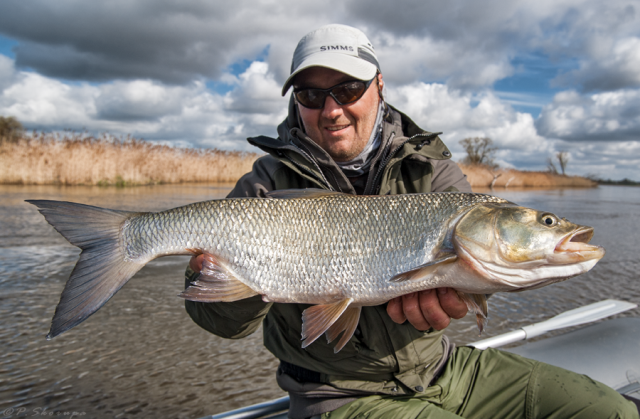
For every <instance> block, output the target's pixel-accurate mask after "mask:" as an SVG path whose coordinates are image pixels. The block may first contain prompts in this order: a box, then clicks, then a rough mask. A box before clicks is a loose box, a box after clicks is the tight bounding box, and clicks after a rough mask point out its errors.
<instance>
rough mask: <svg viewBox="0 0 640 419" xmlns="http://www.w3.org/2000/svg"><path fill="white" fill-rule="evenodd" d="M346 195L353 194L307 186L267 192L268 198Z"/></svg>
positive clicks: (309, 197)
mask: <svg viewBox="0 0 640 419" xmlns="http://www.w3.org/2000/svg"><path fill="white" fill-rule="evenodd" d="M337 195H345V196H351V195H349V194H346V193H342V192H335V191H329V190H326V189H320V188H307V189H281V190H279V191H271V192H267V193H265V196H266V197H267V198H274V199H303V198H304V199H311V198H316V199H317V198H323V197H329V196H337Z"/></svg>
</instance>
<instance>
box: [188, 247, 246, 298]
mask: <svg viewBox="0 0 640 419" xmlns="http://www.w3.org/2000/svg"><path fill="white" fill-rule="evenodd" d="M254 295H258V293H257V292H256V291H254V290H253V289H251V288H250V287H249V286H247V285H245V284H244V283H243V282H242V281H240V280H239V279H238V278H237V277H236V276H235V275H234V274H233V272H231V270H229V268H228V267H227V266H226V264H225V263H224V262H223V261H222V260H221V259H219V258H218V257H216V256H215V255H213V254H211V253H207V252H204V260H203V262H202V270H201V271H200V275H199V276H198V278H196V280H195V281H193V282H192V283H191V285H190V286H189V287H188V288H187V289H186V290H184V291H183V292H182V293H181V294H180V295H179V296H180V297H182V298H184V299H185V300H190V301H198V302H201V303H214V302H221V301H223V302H231V301H238V300H243V299H245V298H249V297H253V296H254Z"/></svg>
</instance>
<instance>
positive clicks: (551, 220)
mask: <svg viewBox="0 0 640 419" xmlns="http://www.w3.org/2000/svg"><path fill="white" fill-rule="evenodd" d="M558 222H559V221H558V218H557V217H556V216H555V215H553V214H543V215H542V224H544V225H546V226H548V227H553V226H554V225H556V224H558Z"/></svg>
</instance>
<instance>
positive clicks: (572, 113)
mask: <svg viewBox="0 0 640 419" xmlns="http://www.w3.org/2000/svg"><path fill="white" fill-rule="evenodd" d="M537 126H538V130H539V131H540V133H541V134H542V135H545V136H548V137H553V138H561V139H563V140H567V141H585V140H591V141H601V142H603V141H611V140H615V141H640V89H635V90H633V89H626V90H619V91H615V92H604V93H598V94H585V95H582V94H579V93H578V92H576V91H566V92H561V93H558V94H557V95H556V96H555V97H554V99H553V102H552V103H550V104H548V105H546V106H545V107H544V108H543V109H542V113H541V115H540V119H539V121H538V123H537Z"/></svg>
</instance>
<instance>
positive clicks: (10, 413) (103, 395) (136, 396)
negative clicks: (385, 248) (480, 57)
mask: <svg viewBox="0 0 640 419" xmlns="http://www.w3.org/2000/svg"><path fill="white" fill-rule="evenodd" d="M229 190H230V186H228V185H227V186H225V185H222V186H220V185H162V186H149V187H135V188H122V189H117V188H100V187H55V186H11V185H0V324H1V326H2V327H1V328H0V345H1V349H2V350H1V351H0V418H6V417H28V416H35V415H37V416H42V415H47V416H48V415H49V413H53V414H55V413H57V412H60V413H66V414H67V415H68V416H72V415H73V414H74V413H75V414H77V415H78V416H84V417H90V418H112V417H116V418H129V417H132V418H135V417H152V416H154V417H162V418H165V417H166V418H199V417H202V416H205V415H208V414H214V413H218V412H221V411H225V410H228V409H234V408H238V407H241V406H244V405H249V404H253V403H257V402H260V401H265V400H268V399H272V398H276V397H281V396H282V395H284V394H283V393H282V392H281V391H280V390H279V388H278V387H277V385H276V383H275V377H274V372H275V369H276V367H277V364H278V363H277V361H276V360H275V359H274V358H273V356H272V355H271V354H270V353H269V352H268V351H266V350H265V349H264V348H263V347H262V344H261V342H262V334H261V331H259V332H257V333H255V334H253V335H252V336H250V337H248V338H246V339H242V340H238V341H232V340H225V339H221V338H218V337H216V336H214V335H212V334H210V333H208V332H206V331H204V330H202V329H200V328H199V327H198V326H196V325H195V324H194V323H193V322H192V321H191V319H190V318H189V317H188V315H187V314H186V312H185V311H184V305H183V301H182V300H181V299H180V298H178V297H177V296H176V295H177V294H178V293H179V292H180V291H181V289H182V287H183V273H184V268H185V266H186V263H187V261H188V258H185V257H166V258H162V259H159V260H156V261H153V262H151V263H150V264H149V265H147V266H146V267H145V268H143V269H142V270H141V271H140V272H139V273H138V274H136V276H135V277H134V279H133V280H131V281H130V282H129V283H127V285H125V286H124V287H123V289H122V290H121V291H120V292H118V293H117V294H116V295H115V296H114V297H113V298H112V299H111V300H110V301H109V302H108V303H107V304H106V305H105V306H104V307H102V308H101V309H100V310H99V311H98V312H97V313H96V314H94V315H93V316H91V317H90V318H89V319H88V320H86V321H85V322H84V323H82V324H81V325H79V326H77V327H76V328H74V329H73V330H71V331H69V332H67V333H65V334H63V335H61V336H59V337H56V338H55V339H53V340H51V341H47V340H46V339H45V336H46V334H47V332H48V329H49V323H50V321H51V317H52V316H53V312H54V309H55V306H56V304H57V302H58V300H59V298H60V293H61V291H62V289H63V286H64V283H65V282H66V279H67V278H68V276H69V274H70V272H71V270H72V269H73V266H74V264H75V262H76V260H77V257H78V254H79V250H78V249H77V248H75V247H73V246H71V245H69V244H68V243H67V242H66V241H65V240H64V239H63V238H62V237H61V236H60V235H59V234H58V233H56V232H55V230H53V228H51V227H50V226H49V225H48V224H47V223H46V222H45V221H44V218H43V217H42V216H41V215H40V214H39V213H38V212H37V211H36V209H35V207H33V206H31V205H29V204H26V203H25V202H24V200H25V199H54V200H63V201H73V202H82V203H86V204H90V205H97V206H103V207H108V208H116V209H129V210H145V211H147V210H149V211H153V210H162V209H167V208H172V207H175V206H179V205H183V204H187V203H191V202H196V201H202V200H207V199H214V198H222V197H224V196H225V195H226V193H227V192H228V191H229ZM481 192H488V191H481ZM491 193H493V194H495V195H498V196H500V197H503V198H506V199H509V200H511V201H513V202H516V203H518V204H521V205H524V206H529V207H532V208H536V209H541V210H545V211H551V212H553V213H555V214H556V215H558V216H560V217H566V218H568V219H569V220H571V221H573V222H575V223H578V224H584V225H590V226H593V227H594V228H595V236H594V238H593V240H592V243H595V244H599V245H602V246H604V247H605V249H606V250H607V254H606V256H605V257H604V259H603V260H601V261H600V262H599V263H598V265H596V267H595V268H594V269H593V270H592V271H591V272H589V273H587V274H585V275H582V276H580V277H577V278H573V279H571V280H569V281H566V282H561V283H558V284H554V285H550V286H547V287H544V288H541V289H538V290H531V291H526V292H522V293H513V294H497V295H495V296H493V297H492V298H491V299H490V301H489V311H490V317H489V324H488V327H487V329H486V332H485V334H483V338H484V337H489V336H492V335H496V334H499V333H503V332H506V331H508V330H511V329H513V328H516V327H521V326H524V325H526V324H530V323H533V322H537V321H540V320H543V319H546V318H548V317H550V316H552V315H554V314H558V313H560V312H561V311H564V310H568V309H571V308H575V307H578V306H580V305H584V304H588V303H592V302H596V301H599V300H602V299H605V298H618V299H623V300H627V301H632V302H636V303H639V302H640V281H639V279H638V272H640V258H639V257H638V249H640V189H639V188H631V187H617V186H601V187H599V188H596V189H557V190H510V189H509V190H505V189H497V190H495V191H493V192H491ZM638 315H640V310H637V309H636V310H632V311H630V312H627V313H624V314H622V315H620V316H638ZM448 334H449V336H450V337H451V338H452V339H453V341H455V342H456V343H458V344H463V343H465V342H470V341H474V340H477V339H478V332H477V330H476V328H475V319H474V318H473V317H472V316H467V317H465V318H464V319H462V320H459V321H455V322H453V323H452V325H451V326H450V327H449V328H448Z"/></svg>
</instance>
